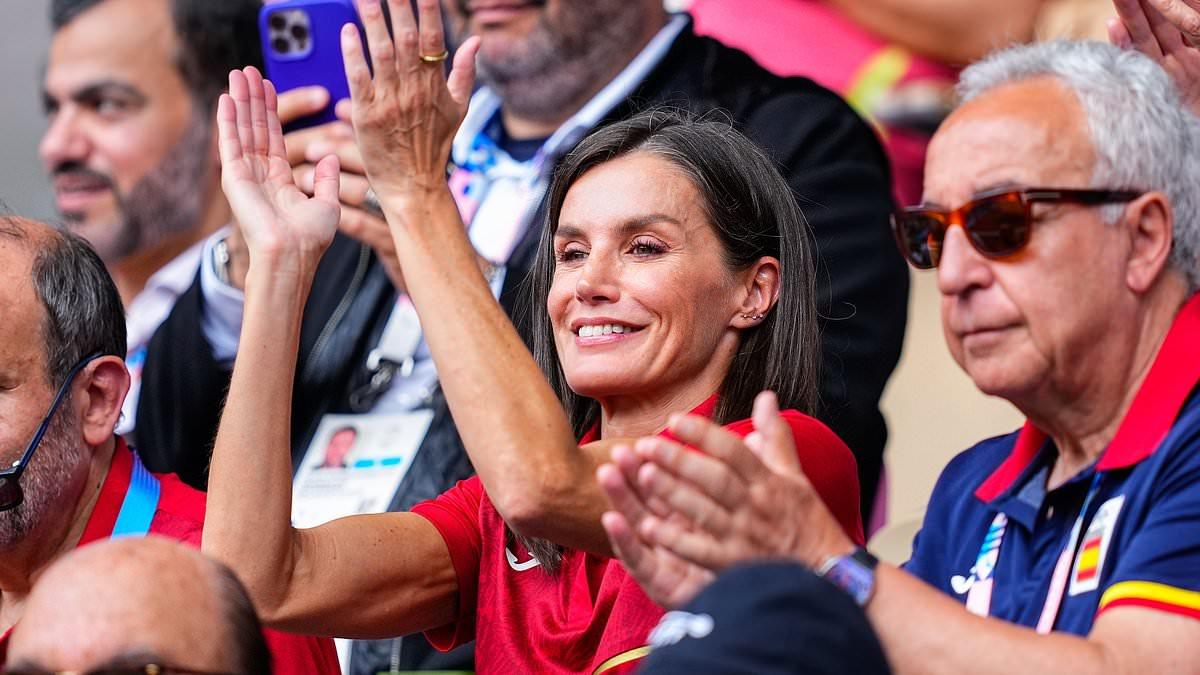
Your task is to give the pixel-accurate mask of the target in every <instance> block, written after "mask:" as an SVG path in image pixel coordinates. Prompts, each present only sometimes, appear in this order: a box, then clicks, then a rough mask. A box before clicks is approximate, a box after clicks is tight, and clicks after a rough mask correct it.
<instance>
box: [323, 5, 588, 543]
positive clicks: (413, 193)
mask: <svg viewBox="0 0 1200 675" xmlns="http://www.w3.org/2000/svg"><path fill="white" fill-rule="evenodd" d="M389 6H390V9H391V16H392V22H393V33H394V35H395V36H396V38H395V42H394V43H393V41H392V39H391V38H390V37H389V36H388V32H387V28H386V25H385V23H384V20H383V17H382V12H381V8H380V6H379V2H378V0H367V1H365V2H363V3H362V5H361V15H362V20H363V26H364V29H365V30H366V37H367V44H368V47H369V49H370V52H371V60H372V63H373V65H374V79H372V77H371V73H370V71H369V70H368V68H367V65H366V62H365V60H364V57H363V54H362V48H361V41H360V40H359V38H358V35H357V34H356V32H355V31H354V29H353V28H352V27H347V29H346V31H345V32H344V33H343V38H342V50H343V55H344V57H345V61H346V68H347V76H348V79H349V81H350V90H351V97H352V99H353V102H354V110H353V120H354V127H355V131H356V133H357V136H358V140H359V144H360V146H361V147H362V150H363V163H364V166H365V168H366V171H367V176H368V178H369V179H370V181H371V185H372V186H373V187H374V189H375V192H376V194H377V195H378V197H379V201H380V204H381V205H382V207H383V211H384V214H385V216H386V218H387V221H388V223H389V225H390V226H391V229H392V236H393V238H394V239H395V242H396V251H397V255H398V257H399V259H400V265H401V267H402V269H403V270H404V277H405V281H406V283H407V285H408V292H409V295H410V297H412V300H413V303H414V304H415V305H416V308H417V312H418V314H419V315H420V317H421V328H422V330H423V332H424V335H425V339H426V341H428V343H429V347H430V350H431V352H432V353H433V359H434V362H435V363H436V364H437V369H438V377H439V379H440V381H441V386H442V389H443V391H444V392H445V394H446V400H447V401H448V403H449V405H450V410H451V412H452V413H453V415H454V420H455V423H456V424H457V426H458V431H459V434H460V436H461V437H462V440H463V443H464V445H465V447H466V449H467V453H468V454H469V455H470V457H471V461H472V463H473V464H474V466H475V470H476V472H477V473H478V474H479V478H480V480H481V481H482V482H483V485H484V488H485V489H486V490H487V493H488V496H489V498H490V499H491V501H492V503H493V504H494V505H495V506H496V509H497V510H498V511H499V512H500V514H501V515H502V516H503V517H504V519H505V521H506V522H507V523H508V524H509V526H510V527H512V528H513V529H514V530H516V531H517V532H518V533H520V534H523V535H525V536H529V537H536V538H544V539H549V540H551V541H554V542H556V543H558V544H562V545H564V546H568V547H572V548H581V549H585V550H590V551H595V552H600V553H605V552H607V551H608V545H607V541H606V539H605V537H604V532H603V530H602V528H601V527H600V524H599V523H600V514H601V513H602V512H603V511H604V508H605V505H606V500H605V498H604V496H603V494H602V493H601V492H600V491H599V489H598V488H597V487H596V485H595V481H594V480H593V478H592V476H593V472H594V470H595V467H596V466H597V465H598V464H599V461H600V455H601V454H602V453H595V454H593V453H588V452H580V451H579V449H578V447H577V444H576V441H575V438H574V436H573V434H572V432H571V428H570V425H569V424H568V422H567V418H566V415H565V413H564V412H563V409H562V406H561V404H560V403H559V401H558V399H557V397H556V396H555V394H554V392H553V390H552V389H551V388H550V386H549V384H548V383H547V382H546V379H545V377H544V376H543V375H542V372H541V371H540V370H539V369H538V367H537V364H536V363H535V362H534V360H533V357H532V355H530V353H529V351H528V350H527V349H526V347H525V345H524V343H523V342H522V341H521V339H520V337H519V336H518V335H517V332H516V330H515V329H514V328H513V326H512V324H511V323H510V321H509V319H508V317H507V315H505V313H504V310H503V309H502V308H501V307H500V305H499V304H498V303H497V302H496V300H495V298H493V296H492V293H491V290H490V288H489V287H488V285H487V282H486V281H485V280H484V277H483V275H482V274H481V273H480V271H479V268H478V267H477V265H476V262H475V260H476V258H475V252H474V249H473V248H472V247H471V243H470V241H469V240H468V238H467V235H466V231H465V228H464V227H463V224H462V221H461V219H460V217H459V213H458V209H457V207H456V206H455V203H454V200H453V197H452V196H451V194H450V190H449V188H448V187H447V184H446V165H447V162H448V161H449V156H450V147H451V143H452V141H453V137H454V133H455V131H456V130H457V129H458V126H459V124H460V123H461V122H462V119H463V116H464V115H465V113H466V109H467V102H468V99H469V98H470V94H471V87H472V82H473V80H474V72H475V64H474V58H475V53H476V51H477V50H478V45H479V43H478V39H475V38H473V39H470V40H468V41H467V42H466V43H464V44H463V45H462V46H461V47H459V49H458V52H457V53H456V54H455V58H454V64H453V69H452V71H451V73H450V76H449V80H448V81H447V80H446V79H445V76H444V74H443V69H442V64H441V63H440V62H439V61H437V60H436V58H433V59H431V58H428V57H437V56H438V55H440V54H443V53H444V51H445V49H446V47H445V42H444V38H443V33H442V26H441V17H440V13H439V9H438V2H437V0H421V1H420V2H419V3H418V8H419V12H420V19H421V22H420V27H419V28H418V24H417V21H416V19H415V17H414V16H413V14H412V10H411V8H410V6H409V3H408V2H407V0H397V1H391V2H389ZM421 55H425V56H426V57H427V58H425V59H422V58H421Z"/></svg>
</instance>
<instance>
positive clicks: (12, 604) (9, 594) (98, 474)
mask: <svg viewBox="0 0 1200 675" xmlns="http://www.w3.org/2000/svg"><path fill="white" fill-rule="evenodd" d="M115 449H116V439H115V438H109V440H108V441H107V442H105V443H104V444H103V445H100V446H97V447H95V448H92V452H91V462H90V463H89V465H88V470H87V475H86V476H85V477H84V480H83V482H82V484H81V485H80V486H79V487H78V488H76V489H74V490H68V491H67V492H65V493H64V495H63V497H64V499H65V498H68V497H73V498H74V499H75V502H74V503H75V507H74V509H72V510H71V511H69V512H64V511H56V510H53V509H51V510H48V511H47V512H46V514H45V516H46V520H45V522H42V523H38V524H37V525H35V526H34V528H33V530H31V531H30V532H29V533H28V534H27V535H26V536H25V537H24V538H23V539H22V540H21V541H20V542H19V543H18V544H16V545H15V546H13V547H12V548H10V549H9V550H7V551H4V552H2V553H0V631H4V630H7V629H8V628H10V627H12V625H13V624H14V623H16V622H17V619H19V618H20V614H21V608H22V607H23V605H24V603H25V598H26V597H27V596H28V595H29V590H30V589H31V588H32V587H33V584H34V582H35V581H36V580H37V578H38V576H40V575H41V573H42V572H43V571H45V569H46V568H47V567H49V566H50V564H51V563H53V562H54V561H55V560H57V559H58V558H59V557H60V556H62V555H65V554H66V553H68V552H70V551H71V550H73V549H74V548H75V547H76V546H78V544H79V540H80V538H82V537H83V531H84V529H85V528H86V527H87V523H88V521H89V520H91V517H92V510H93V509H95V508H96V502H97V500H99V498H100V489H101V487H102V486H103V485H104V479H105V478H106V477H107V476H108V469H109V466H110V465H111V464H112V457H113V452H114V450H115ZM59 516H65V518H63V517H59Z"/></svg>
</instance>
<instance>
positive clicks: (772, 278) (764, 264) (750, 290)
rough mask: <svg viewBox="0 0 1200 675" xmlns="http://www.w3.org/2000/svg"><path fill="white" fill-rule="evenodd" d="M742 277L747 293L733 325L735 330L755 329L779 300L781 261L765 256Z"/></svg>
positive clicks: (744, 272) (743, 273)
mask: <svg viewBox="0 0 1200 675" xmlns="http://www.w3.org/2000/svg"><path fill="white" fill-rule="evenodd" d="M742 275H743V276H742V281H743V288H744V289H745V291H746V293H745V296H744V297H743V299H742V304H741V307H739V308H738V314H737V316H735V317H733V323H732V325H733V326H734V327H735V328H743V329H744V328H753V327H754V326H757V325H758V324H760V323H762V322H763V319H765V318H766V316H767V314H768V313H770V311H771V309H772V308H774V307H775V301H777V300H778V299H779V260H778V259H777V258H773V257H771V256H763V257H761V258H759V259H758V262H756V263H754V264H753V265H751V266H750V267H749V268H747V269H746V270H745V271H743V272H742Z"/></svg>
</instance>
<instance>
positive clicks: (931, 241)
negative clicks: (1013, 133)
mask: <svg viewBox="0 0 1200 675" xmlns="http://www.w3.org/2000/svg"><path fill="white" fill-rule="evenodd" d="M1140 196H1142V193H1141V192H1135V191H1132V190H1074V189H1057V188H1026V189H1024V190H1013V189H1002V190H996V191H994V192H988V193H984V194H983V195H980V196H979V197H977V198H975V199H973V200H971V201H969V202H967V203H966V204H963V205H962V206H960V207H958V208H957V209H954V210H953V211H941V210H938V209H930V208H925V207H922V206H911V207H908V208H906V209H903V210H902V211H899V212H897V213H895V214H894V215H893V216H892V232H893V233H894V234H895V235H896V243H897V244H898V245H899V246H900V253H901V254H902V255H903V256H904V258H905V259H906V260H908V262H910V263H912V266H913V267H916V268H918V269H923V270H928V269H933V268H934V267H937V266H938V263H939V262H941V258H942V242H943V241H944V240H945V238H946V232H947V231H948V230H949V229H950V228H951V227H952V226H954V225H961V226H962V228H963V231H964V232H966V234H967V241H969V242H971V246H972V247H974V249H975V250H976V251H979V253H980V254H982V255H984V256H986V257H988V258H1002V257H1004V256H1007V255H1012V254H1014V253H1016V252H1017V251H1020V250H1021V249H1022V248H1024V247H1025V245H1026V244H1028V243H1029V237H1030V234H1031V232H1032V231H1033V204H1035V203H1038V202H1057V203H1069V204H1084V205H1087V206H1096V205H1099V204H1112V203H1117V202H1128V201H1131V200H1134V199H1137V198H1138V197H1140Z"/></svg>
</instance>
